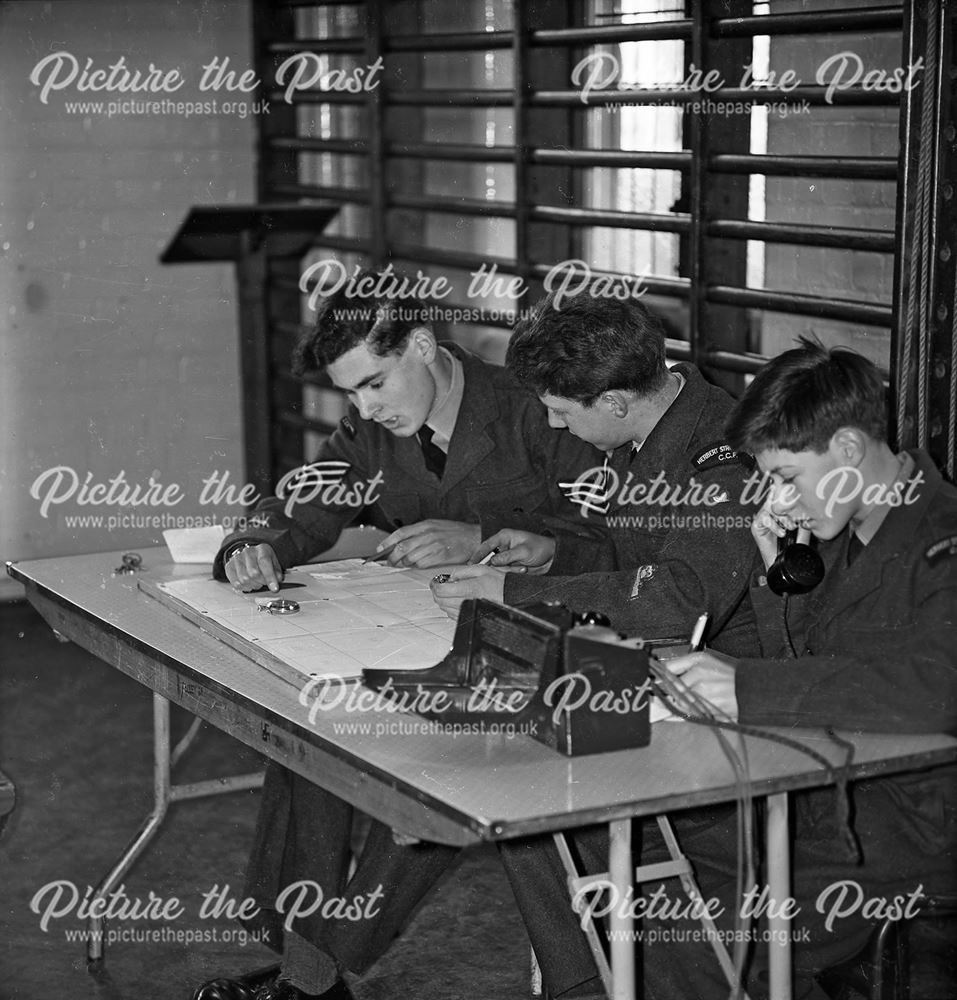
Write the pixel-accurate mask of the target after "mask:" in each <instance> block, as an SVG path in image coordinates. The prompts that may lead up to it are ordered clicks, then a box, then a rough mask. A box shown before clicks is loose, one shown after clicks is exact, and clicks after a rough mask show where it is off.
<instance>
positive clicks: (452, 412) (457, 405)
mask: <svg viewBox="0 0 957 1000" xmlns="http://www.w3.org/2000/svg"><path fill="white" fill-rule="evenodd" d="M439 350H440V351H441V352H442V354H443V355H444V356H445V358H446V360H447V361H448V362H449V364H450V365H451V366H452V375H451V378H450V380H449V387H448V389H447V390H446V393H445V395H444V396H443V397H442V398H441V399H440V400H439V401H438V403H436V405H435V406H434V407H433V408H432V412H431V413H430V414H429V419H428V420H426V424H427V425H428V426H429V427H431V428H432V430H433V432H434V433H433V435H432V443H433V444H435V445H437V446H438V447H439V448H441V449H442V451H444V452H446V453H447V452H448V450H449V442H450V441H451V440H452V433H453V431H454V430H455V422H456V420H458V416H459V410H460V409H461V407H462V397H463V396H464V394H465V370H464V369H463V367H462V362H461V361H459V359H458V358H457V357H456V356H455V355H454V354H452V352H451V351H449V350H447V349H446V348H445V347H442V346H440V347H439Z"/></svg>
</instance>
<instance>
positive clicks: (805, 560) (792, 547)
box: [768, 530, 824, 597]
mask: <svg viewBox="0 0 957 1000" xmlns="http://www.w3.org/2000/svg"><path fill="white" fill-rule="evenodd" d="M797 536H798V533H797V531H796V530H795V531H788V532H786V533H785V535H784V537H783V538H781V539H779V540H778V557H777V559H775V560H774V562H773V563H771V565H770V566H769V567H768V586H769V587H770V588H771V591H772V593H775V594H777V595H778V596H779V597H783V596H784V595H785V594H806V593H807V592H808V591H810V590H813V589H814V588H815V587H816V586H817V585H818V584H819V583H820V582H821V581H822V580H823V579H824V560H823V559H821V557H820V555H819V554H818V551H817V549H814V548H811V546H810V545H807V544H805V543H804V542H799V541H798V540H797Z"/></svg>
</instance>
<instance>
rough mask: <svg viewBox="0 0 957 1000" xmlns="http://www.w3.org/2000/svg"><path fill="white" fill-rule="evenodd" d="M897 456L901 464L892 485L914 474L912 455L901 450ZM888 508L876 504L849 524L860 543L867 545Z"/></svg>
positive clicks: (904, 482) (905, 480) (904, 481)
mask: <svg viewBox="0 0 957 1000" xmlns="http://www.w3.org/2000/svg"><path fill="white" fill-rule="evenodd" d="M897 458H898V460H899V461H900V463H901V464H900V468H899V469H898V471H897V475H896V476H895V477H894V482H893V483H892V484H891V486H892V487H893V486H895V485H896V484H897V483H901V484H906V483H907V481H908V480H909V479H910V478H911V476H913V475H914V471H915V470H916V468H917V463H916V462H915V461H914V457H913V456H912V455H911V454H910V453H909V452H906V451H905V452H901V454H900V455H898V456H897ZM903 488H904V487H903V486H902V487H901V489H903ZM890 510H891V508H890V504H886V503H879V504H876V505H875V506H874V507H872V508H871V509H870V510H869V511H868V512H867V514H866V515H865V516H864V518H862V520H861V521H860V522H859V523H858V524H857V525H852V526H851V529H850V530H851V531H852V532H853V533H854V535H856V536H857V539H858V541H860V543H861V544H862V545H867V544H868V543H869V542H870V540H871V539H872V538H873V537H874V536H875V535H876V534H877V532H878V531H879V530H880V527H881V525H882V524H883V523H884V521H885V520H886V519H887V515H888V514H889V513H890Z"/></svg>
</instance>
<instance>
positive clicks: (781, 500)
mask: <svg viewBox="0 0 957 1000" xmlns="http://www.w3.org/2000/svg"><path fill="white" fill-rule="evenodd" d="M793 489H794V487H792V486H789V485H787V484H785V485H784V486H779V487H772V489H771V490H770V492H769V493H768V498H767V500H765V501H764V506H763V507H762V508H761V509H760V510H759V511H758V512H757V514H755V515H754V519H753V520H752V521H751V537H752V538H754V540H755V542H756V543H757V546H758V552H760V553H761V558H762V560H763V561H764V565H765V568H766V567H768V566H770V565H771V563H773V562H774V560H775V559H777V557H778V540H779V539H781V538H783V537H784V536H785V534H787V532H789V531H793V530H794V529H795V528H797V540H798V541H799V542H803V543H804V544H805V545H806V544H807V543H808V542H809V541H810V538H811V533H810V531H808V530H807V528H802V527H801V526H800V523H799V522H797V521H795V520H793V519H792V518H791V517H789V516H788V515H787V513H786V512H782V511H781V506H782V505H783V504H785V503H787V491H788V490H792V491H793ZM793 502H794V501H793V500H792V501H791V503H793ZM772 505H773V506H774V508H775V509H774V510H772V509H771V508H772Z"/></svg>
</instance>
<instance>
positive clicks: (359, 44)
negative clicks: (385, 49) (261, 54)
mask: <svg viewBox="0 0 957 1000" xmlns="http://www.w3.org/2000/svg"><path fill="white" fill-rule="evenodd" d="M365 48H366V43H365V39H364V38H360V37H356V38H297V39H295V40H290V41H288V42H271V43H270V44H269V51H270V52H272V53H274V54H275V55H277V56H281V55H287V54H288V55H292V54H294V53H297V52H313V53H315V54H316V55H321V56H326V55H333V56H335V55H362V53H363V52H365Z"/></svg>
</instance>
